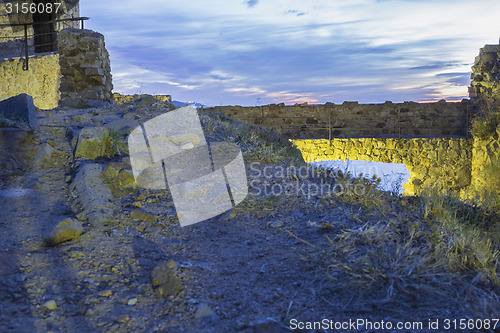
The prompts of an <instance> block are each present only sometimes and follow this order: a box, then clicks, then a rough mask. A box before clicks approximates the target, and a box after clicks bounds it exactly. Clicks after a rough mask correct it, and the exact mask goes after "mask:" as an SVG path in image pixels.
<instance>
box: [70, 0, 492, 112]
mask: <svg viewBox="0 0 500 333" xmlns="http://www.w3.org/2000/svg"><path fill="white" fill-rule="evenodd" d="M498 14H500V1H498V0H491V1H490V0H478V1H470V0H468V1H462V0H418V1H417V0H309V1H304V0H211V1H206V0H182V1H180V0H142V1H130V0H105V1H103V0H81V1H80V15H81V16H87V17H90V20H89V21H86V22H85V27H86V28H88V29H92V30H95V31H98V32H100V33H102V34H103V35H104V36H105V41H106V47H107V49H108V51H109V53H110V58H111V69H112V75H113V84H114V91H116V92H120V93H124V94H136V93H148V94H167V95H172V99H174V100H178V101H183V102H188V101H196V102H199V103H202V104H204V105H208V106H213V105H243V106H250V105H264V104H271V103H285V104H294V103H303V102H308V103H310V104H323V103H326V102H333V103H338V104H340V103H342V102H344V101H359V102H360V103H383V102H385V101H393V102H403V101H416V102H423V101H438V100H441V99H446V100H447V101H460V100H462V99H463V98H468V92H467V86H468V85H469V84H470V73H471V66H472V65H473V62H474V58H475V57H476V56H477V55H478V53H479V49H480V48H481V47H483V46H484V45H485V44H498V42H499V37H500V20H499V19H498Z"/></svg>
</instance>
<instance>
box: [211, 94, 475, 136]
mask: <svg viewBox="0 0 500 333" xmlns="http://www.w3.org/2000/svg"><path fill="white" fill-rule="evenodd" d="M468 106H469V103H468V100H463V101H462V102H458V103H457V102H455V103H451V102H445V101H440V102H437V103H415V102H404V103H392V102H386V103H383V104H358V103H357V102H344V103H343V104H341V105H337V104H333V103H326V104H324V105H308V104H300V105H293V106H292V105H285V104H271V105H265V106H255V107H241V106H218V107H213V108H208V109H207V111H210V112H222V113H225V114H227V115H229V116H232V117H235V118H238V119H241V120H245V121H248V122H250V123H253V124H258V125H262V126H264V127H268V128H272V129H275V130H277V131H278V132H280V133H281V134H283V135H285V136H287V137H289V138H301V139H311V138H329V134H330V133H329V127H330V125H331V135H332V137H387V136H392V137H399V136H403V137H404V136H465V135H466V132H467V123H468Z"/></svg>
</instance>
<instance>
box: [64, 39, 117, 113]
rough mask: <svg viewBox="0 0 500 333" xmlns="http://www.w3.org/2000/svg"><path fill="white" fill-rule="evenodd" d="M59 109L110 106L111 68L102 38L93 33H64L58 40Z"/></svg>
mask: <svg viewBox="0 0 500 333" xmlns="http://www.w3.org/2000/svg"><path fill="white" fill-rule="evenodd" d="M58 47H59V55H60V60H59V62H60V65H61V74H62V78H61V87H60V91H61V101H60V105H61V106H69V107H85V106H89V105H93V104H95V102H96V101H102V102H111V101H112V98H111V90H112V89H113V84H112V81H111V66H110V62H109V53H108V51H107V50H106V47H105V43H104V36H103V35H101V34H100V33H97V32H95V31H92V30H78V29H64V30H63V31H61V32H60V33H59V40H58Z"/></svg>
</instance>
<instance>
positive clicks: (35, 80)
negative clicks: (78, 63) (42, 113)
mask: <svg viewBox="0 0 500 333" xmlns="http://www.w3.org/2000/svg"><path fill="white" fill-rule="evenodd" d="M29 61H30V62H29V66H30V70H29V71H23V68H22V66H23V64H22V62H21V61H20V58H14V59H12V60H8V61H3V62H0V80H1V81H0V82H1V89H0V100H4V99H7V98H9V97H12V96H16V95H19V94H21V93H26V94H28V95H31V96H32V97H33V101H34V103H35V106H36V107H38V108H40V109H52V108H55V107H57V105H58V102H59V95H60V94H59V85H60V76H61V70H60V66H59V55H58V54H49V55H45V56H35V57H30V59H29Z"/></svg>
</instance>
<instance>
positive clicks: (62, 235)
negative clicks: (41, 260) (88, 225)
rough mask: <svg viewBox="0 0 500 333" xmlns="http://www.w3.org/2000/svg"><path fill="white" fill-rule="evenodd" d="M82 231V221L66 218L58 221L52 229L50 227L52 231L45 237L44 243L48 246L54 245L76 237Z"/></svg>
mask: <svg viewBox="0 0 500 333" xmlns="http://www.w3.org/2000/svg"><path fill="white" fill-rule="evenodd" d="M82 232H83V226H82V223H81V222H80V221H78V220H75V219H72V218H68V219H66V220H64V221H61V222H59V223H58V224H57V225H56V226H55V227H54V229H52V232H51V233H50V234H49V236H48V237H47V238H46V239H45V244H47V245H48V246H55V245H58V244H61V243H63V242H66V241H70V240H73V239H75V238H77V237H78V236H80V235H81V234H82Z"/></svg>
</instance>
